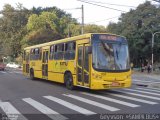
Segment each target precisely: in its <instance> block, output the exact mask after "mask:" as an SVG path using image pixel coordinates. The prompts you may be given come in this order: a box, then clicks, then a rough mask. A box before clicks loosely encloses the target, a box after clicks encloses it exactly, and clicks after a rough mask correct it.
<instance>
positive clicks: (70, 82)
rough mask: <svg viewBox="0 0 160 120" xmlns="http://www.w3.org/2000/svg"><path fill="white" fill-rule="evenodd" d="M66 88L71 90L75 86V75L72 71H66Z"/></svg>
mask: <svg viewBox="0 0 160 120" xmlns="http://www.w3.org/2000/svg"><path fill="white" fill-rule="evenodd" d="M64 80H65V85H66V88H67V89H69V90H73V89H74V88H75V86H74V85H73V77H72V75H71V73H66V74H65V76H64Z"/></svg>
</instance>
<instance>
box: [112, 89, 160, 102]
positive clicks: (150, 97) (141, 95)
mask: <svg viewBox="0 0 160 120" xmlns="http://www.w3.org/2000/svg"><path fill="white" fill-rule="evenodd" d="M115 92H117V91H115ZM118 92H120V93H125V94H129V95H135V96H139V97H145V98H149V99H154V100H160V98H159V97H154V96H147V95H143V94H136V93H131V92H126V91H118Z"/></svg>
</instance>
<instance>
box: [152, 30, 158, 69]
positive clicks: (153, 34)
mask: <svg viewBox="0 0 160 120" xmlns="http://www.w3.org/2000/svg"><path fill="white" fill-rule="evenodd" d="M158 33H160V32H155V33H152V72H153V59H154V58H153V56H154V53H153V47H154V36H155V35H156V34H158Z"/></svg>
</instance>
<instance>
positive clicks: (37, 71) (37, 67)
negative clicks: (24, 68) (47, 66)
mask: <svg viewBox="0 0 160 120" xmlns="http://www.w3.org/2000/svg"><path fill="white" fill-rule="evenodd" d="M30 68H33V70H34V77H36V78H42V61H41V60H35V61H30Z"/></svg>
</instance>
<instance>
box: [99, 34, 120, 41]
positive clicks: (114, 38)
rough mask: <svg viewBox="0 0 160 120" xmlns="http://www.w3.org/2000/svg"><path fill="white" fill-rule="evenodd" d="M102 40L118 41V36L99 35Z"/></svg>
mask: <svg viewBox="0 0 160 120" xmlns="http://www.w3.org/2000/svg"><path fill="white" fill-rule="evenodd" d="M99 39H100V40H117V36H113V35H99Z"/></svg>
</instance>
